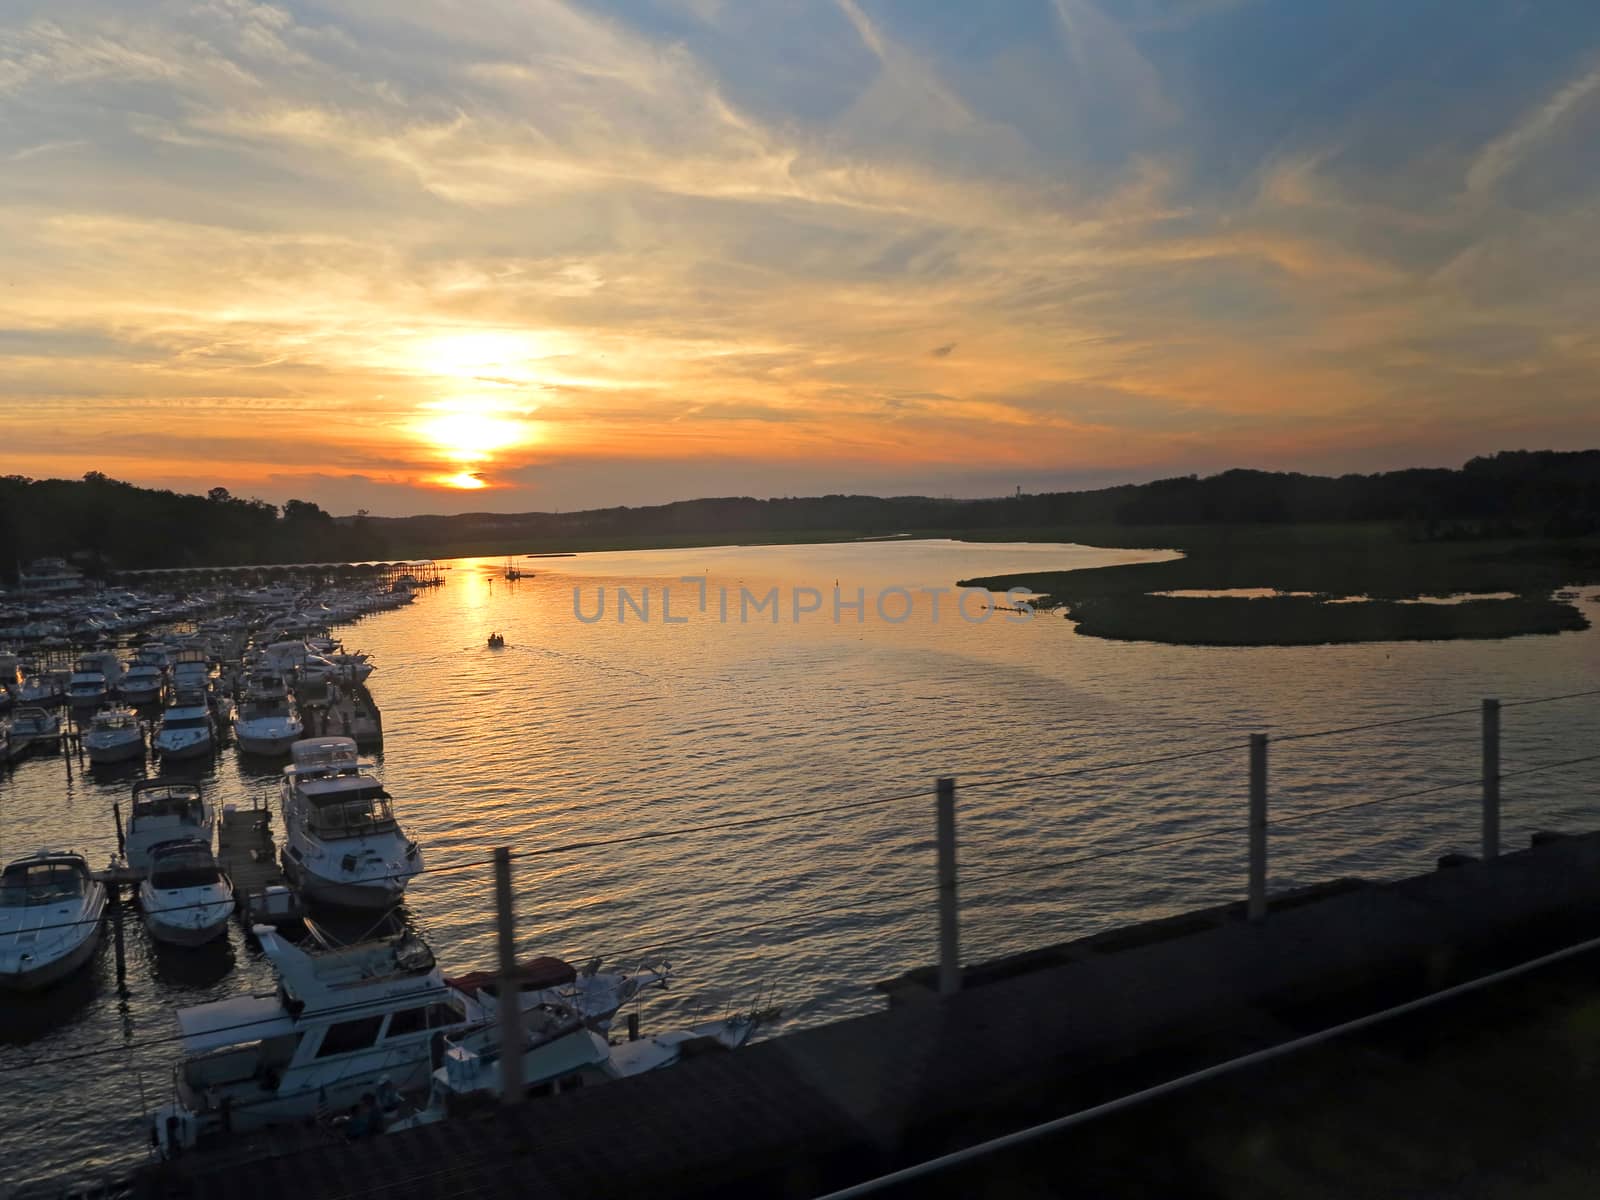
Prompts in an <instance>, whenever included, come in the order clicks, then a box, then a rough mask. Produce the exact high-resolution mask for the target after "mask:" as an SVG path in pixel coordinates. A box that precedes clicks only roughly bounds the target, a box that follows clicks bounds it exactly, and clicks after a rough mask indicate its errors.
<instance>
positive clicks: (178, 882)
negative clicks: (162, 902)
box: [150, 838, 222, 891]
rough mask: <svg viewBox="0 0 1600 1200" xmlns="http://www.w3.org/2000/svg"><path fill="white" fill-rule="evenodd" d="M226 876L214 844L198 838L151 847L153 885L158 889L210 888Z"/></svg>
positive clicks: (151, 884) (151, 877)
mask: <svg viewBox="0 0 1600 1200" xmlns="http://www.w3.org/2000/svg"><path fill="white" fill-rule="evenodd" d="M221 878H222V873H221V872H220V871H219V870H218V869H217V860H216V859H215V858H213V857H212V854H211V847H210V846H207V845H206V844H205V843H204V842H201V841H197V840H196V839H194V838H182V839H179V840H176V841H171V842H157V843H156V844H155V845H154V846H151V847H150V886H151V887H152V888H155V889H156V890H157V891H167V890H169V889H175V888H191V887H209V886H210V885H211V884H214V883H216V882H217V881H218V880H220V879H221Z"/></svg>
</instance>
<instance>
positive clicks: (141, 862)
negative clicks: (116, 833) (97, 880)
mask: <svg viewBox="0 0 1600 1200" xmlns="http://www.w3.org/2000/svg"><path fill="white" fill-rule="evenodd" d="M213 821H214V814H213V813H212V811H211V806H210V805H209V804H207V803H206V801H205V797H204V796H203V795H202V794H201V792H200V786H199V785H198V784H194V783H180V782H177V781H174V780H171V779H159V778H158V779H141V780H140V781H139V782H138V783H136V784H134V785H133V800H132V802H131V804H130V805H129V809H128V821H127V830H126V831H125V833H124V835H123V855H124V857H125V858H126V859H127V860H128V866H130V867H132V868H133V869H134V870H135V871H140V872H144V873H147V874H148V873H149V870H150V861H151V854H152V852H153V850H154V848H155V847H156V846H158V845H160V844H161V843H163V842H171V841H177V840H179V839H184V838H188V839H193V840H195V841H198V842H200V843H202V844H203V845H207V846H209V845H210V844H211V836H212V829H213Z"/></svg>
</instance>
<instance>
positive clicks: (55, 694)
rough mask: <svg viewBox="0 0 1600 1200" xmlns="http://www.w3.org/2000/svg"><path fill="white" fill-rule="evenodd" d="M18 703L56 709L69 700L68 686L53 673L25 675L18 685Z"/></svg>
mask: <svg viewBox="0 0 1600 1200" xmlns="http://www.w3.org/2000/svg"><path fill="white" fill-rule="evenodd" d="M16 694H17V703H18V704H19V705H21V704H29V705H35V706H38V707H43V708H55V707H56V706H58V705H59V704H61V702H62V701H64V700H65V699H66V698H67V685H66V683H65V682H64V681H63V680H62V679H61V677H60V676H59V675H58V674H56V673H55V672H53V671H39V672H33V673H31V674H28V675H25V676H24V677H23V680H22V682H21V683H19V684H18V685H17V693H16Z"/></svg>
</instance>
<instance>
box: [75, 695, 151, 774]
mask: <svg viewBox="0 0 1600 1200" xmlns="http://www.w3.org/2000/svg"><path fill="white" fill-rule="evenodd" d="M83 748H84V749H85V750H86V751H88V754H89V761H90V762H93V763H113V762H125V761H127V760H128V759H130V758H143V757H144V727H143V726H142V725H140V724H139V714H138V713H136V712H134V711H133V709H131V708H123V707H120V706H111V707H107V708H102V709H101V710H100V711H99V712H97V713H95V715H94V720H93V721H91V722H90V724H89V728H88V729H86V730H84V731H83Z"/></svg>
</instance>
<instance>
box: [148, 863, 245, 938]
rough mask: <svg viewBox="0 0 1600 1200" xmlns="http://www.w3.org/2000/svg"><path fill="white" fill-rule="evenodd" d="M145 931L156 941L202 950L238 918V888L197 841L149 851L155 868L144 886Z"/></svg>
mask: <svg viewBox="0 0 1600 1200" xmlns="http://www.w3.org/2000/svg"><path fill="white" fill-rule="evenodd" d="M139 909H140V912H141V914H142V916H143V917H144V925H145V928H146V929H148V930H149V931H150V936H151V937H153V938H155V939H156V940H157V941H161V942H168V943H170V944H172V945H175V946H200V945H203V944H205V943H206V942H209V941H211V940H212V939H214V938H216V937H218V936H219V935H221V934H222V933H223V932H224V931H225V930H226V929H227V927H228V918H229V917H231V916H232V915H233V885H232V884H231V883H230V882H229V881H228V877H227V876H226V875H224V874H223V873H222V871H221V869H220V868H219V867H218V866H217V860H216V859H215V858H214V857H212V854H211V847H210V846H208V845H206V843H204V842H201V841H196V840H195V839H193V838H182V839H180V840H177V841H171V842H158V843H156V844H155V845H154V846H151V847H150V869H149V873H148V874H147V875H146V876H145V878H144V881H143V882H142V883H140V885H139Z"/></svg>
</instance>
